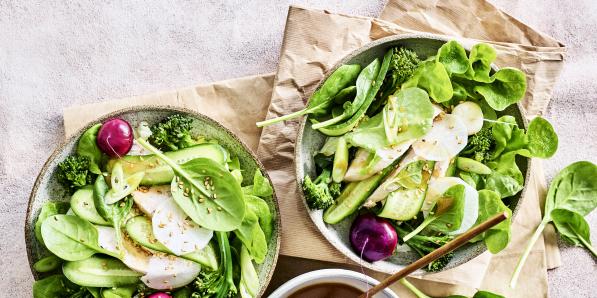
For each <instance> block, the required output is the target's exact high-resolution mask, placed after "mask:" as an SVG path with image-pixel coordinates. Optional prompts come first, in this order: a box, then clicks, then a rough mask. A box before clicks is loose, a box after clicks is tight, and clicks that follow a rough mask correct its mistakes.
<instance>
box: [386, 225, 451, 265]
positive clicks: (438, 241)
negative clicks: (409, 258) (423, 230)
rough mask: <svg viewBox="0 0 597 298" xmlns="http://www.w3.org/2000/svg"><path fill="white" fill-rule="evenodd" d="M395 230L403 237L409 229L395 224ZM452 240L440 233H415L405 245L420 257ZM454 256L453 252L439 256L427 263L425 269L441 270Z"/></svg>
mask: <svg viewBox="0 0 597 298" xmlns="http://www.w3.org/2000/svg"><path fill="white" fill-rule="evenodd" d="M396 231H397V232H398V234H399V235H400V236H401V237H403V236H405V235H407V234H409V233H410V231H409V230H406V229H404V228H403V227H401V226H396ZM450 240H452V237H451V236H447V235H440V236H425V235H420V234H417V235H415V236H413V237H412V238H410V239H409V240H408V241H406V242H405V243H406V245H408V246H409V247H410V248H412V249H413V250H414V251H416V252H417V253H418V254H419V255H420V256H421V257H423V256H425V255H428V254H429V253H431V252H432V251H434V250H436V249H438V248H440V247H442V246H444V244H446V243H448V242H449V241H450ZM453 257H454V253H448V254H446V255H444V256H442V257H441V258H439V259H437V260H435V261H433V262H431V263H429V265H427V267H425V270H427V271H429V272H438V271H441V270H442V269H443V268H444V267H446V265H448V263H449V262H450V260H452V258H453Z"/></svg>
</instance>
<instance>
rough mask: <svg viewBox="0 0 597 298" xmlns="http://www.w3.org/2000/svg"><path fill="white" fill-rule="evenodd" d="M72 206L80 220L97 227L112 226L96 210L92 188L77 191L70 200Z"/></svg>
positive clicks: (87, 187)
mask: <svg viewBox="0 0 597 298" xmlns="http://www.w3.org/2000/svg"><path fill="white" fill-rule="evenodd" d="M70 206H71V209H72V210H73V212H74V213H75V214H76V215H77V216H78V217H80V218H83V219H85V220H87V221H89V222H91V223H93V224H96V225H102V226H109V225H110V222H108V221H106V220H105V219H104V218H103V217H102V216H101V215H100V214H99V212H98V211H97V209H96V208H95V203H94V201H93V189H92V187H91V186H85V187H83V188H81V189H79V190H77V191H76V192H75V193H74V194H73V196H72V197H71V199H70Z"/></svg>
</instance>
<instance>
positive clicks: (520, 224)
mask: <svg viewBox="0 0 597 298" xmlns="http://www.w3.org/2000/svg"><path fill="white" fill-rule="evenodd" d="M397 2H398V1H390V3H389V4H388V7H387V8H386V10H384V13H383V17H384V18H386V19H388V20H394V21H395V23H390V22H387V21H383V20H378V19H372V18H365V17H356V16H345V15H337V14H331V13H329V12H325V11H317V10H307V9H303V8H298V7H291V8H290V10H289V13H288V19H287V24H286V30H285V36H284V40H283V43H282V51H281V54H280V63H279V66H278V72H277V75H276V81H275V82H274V90H273V95H272V102H271V105H270V108H269V113H268V118H273V117H276V116H280V115H283V114H287V113H289V112H291V111H295V110H299V109H301V108H302V107H303V106H304V104H305V102H306V100H307V98H308V96H309V95H310V94H311V92H312V91H313V88H314V86H315V85H316V84H317V83H318V82H319V81H320V80H321V79H322V78H323V76H324V74H325V73H326V71H327V70H329V69H330V67H331V66H333V65H334V64H335V63H336V62H337V61H338V60H340V59H341V58H342V57H344V56H345V55H346V54H348V53H350V52H351V51H353V50H355V49H357V48H359V47H361V46H363V45H364V44H366V43H368V42H370V41H372V40H375V39H379V38H381V37H385V36H389V35H394V34H403V33H413V32H417V30H427V29H428V28H434V29H433V33H439V34H445V35H453V36H454V38H456V39H458V40H459V41H460V42H462V43H465V44H474V43H476V42H478V40H476V39H475V38H477V39H479V40H483V41H485V42H489V43H492V44H493V45H494V47H495V48H496V50H497V51H498V57H499V60H498V61H496V63H497V65H500V66H514V67H518V68H520V69H522V70H523V71H525V72H526V74H527V77H528V91H527V95H526V97H525V99H524V101H523V107H524V109H525V111H526V114H527V116H528V117H529V118H530V117H532V116H534V115H539V114H541V113H542V111H543V110H544V109H545V107H546V106H547V103H548V102H549V99H550V94H551V90H552V88H553V85H554V83H555V81H556V79H557V76H558V74H559V72H560V70H561V67H562V61H563V55H564V52H565V48H564V47H563V46H561V45H560V44H559V43H558V42H557V41H555V40H553V39H551V38H549V37H547V36H544V35H543V34H540V33H537V32H535V31H534V30H532V29H531V28H529V27H527V26H526V25H524V24H522V23H520V22H518V21H516V20H515V19H513V18H512V17H510V16H508V15H507V14H505V13H503V12H501V11H499V10H497V9H496V8H495V7H493V6H491V5H490V4H488V3H485V2H483V1H478V2H475V3H474V4H473V5H471V2H472V1H465V0H459V1H450V2H449V4H450V5H448V4H447V2H448V1H434V2H432V4H426V3H427V2H424V1H409V2H408V4H405V3H403V2H404V1H403V2H401V4H398V3H397ZM400 5H408V7H406V8H404V7H401V6H400ZM404 9H408V10H404ZM427 11H429V14H427ZM456 12H466V13H456ZM461 15H462V16H463V18H460V16H461ZM463 21H464V22H463ZM305 24H308V26H305ZM330 32H333V35H330ZM331 36H334V38H332V37H331ZM465 36H466V37H468V38H465ZM490 38H494V40H486V39H490ZM297 128H298V121H287V122H285V123H284V124H283V125H273V126H270V127H266V128H265V129H264V130H263V133H262V136H261V142H260V144H259V149H258V156H259V157H260V159H261V160H262V162H263V163H264V165H265V166H266V168H267V169H268V171H269V172H270V175H271V176H272V179H274V184H275V186H276V189H277V191H278V192H279V193H284V194H286V196H285V197H284V198H281V199H280V204H281V211H282V218H283V222H284V224H283V233H282V234H283V235H291V236H286V237H284V236H283V237H284V238H283V241H282V253H283V254H285V255H290V256H295V257H302V258H312V259H319V260H324V261H332V262H347V260H346V258H345V257H344V256H342V255H341V254H340V253H339V252H337V251H336V250H335V249H334V248H333V247H332V246H331V245H330V244H329V243H327V241H326V240H325V239H323V238H322V237H321V235H320V234H319V232H318V231H317V230H316V228H315V227H314V225H313V224H312V223H311V221H310V220H309V218H308V216H307V212H306V210H305V208H304V207H303V204H302V202H300V201H299V200H298V199H297V198H298V197H297V193H296V192H297V186H296V181H295V179H294V177H293V173H294V164H293V156H294V155H293V153H294V148H293V145H294V141H295V138H296V131H297ZM535 165H536V167H534V168H533V169H532V171H533V177H532V179H531V181H529V182H528V187H529V188H530V189H544V188H545V186H544V184H542V185H539V184H538V180H537V179H536V177H542V176H543V173H542V170H541V168H540V165H539V162H535ZM541 182H543V183H544V181H543V180H541ZM537 194H538V191H535V192H533V191H530V192H529V195H527V197H526V198H525V200H524V201H525V203H524V204H523V206H522V208H521V210H520V213H519V215H518V217H517V219H516V220H515V225H514V227H513V230H514V232H513V241H512V243H511V244H510V246H509V248H508V249H507V250H505V251H504V252H502V253H501V254H499V255H498V256H496V257H494V258H491V255H489V254H488V253H485V254H483V255H481V256H480V257H478V258H476V259H475V260H473V261H471V262H468V263H467V264H465V265H463V266H460V267H458V268H454V269H452V270H448V271H445V272H441V273H437V274H429V275H426V276H425V279H426V280H427V282H425V283H424V284H423V289H425V290H428V291H429V293H430V294H432V295H447V294H450V293H453V292H452V291H451V290H454V289H453V288H452V289H449V290H446V289H447V287H446V286H445V284H460V285H466V286H465V287H460V288H469V289H470V290H469V292H471V291H472V289H473V288H480V287H484V288H491V289H494V290H496V291H497V292H502V293H506V292H508V290H507V289H506V288H507V284H508V283H507V278H508V277H509V274H511V272H512V270H513V268H514V265H515V262H516V260H517V257H518V255H519V253H520V252H521V251H522V247H523V245H524V239H525V238H528V237H529V236H530V234H531V233H532V232H533V228H534V227H535V226H536V225H537V224H538V223H539V221H540V218H541V212H540V209H539V201H540V198H539V197H538V196H537ZM299 226H300V227H303V228H302V229H297V228H296V227H299ZM306 239H309V241H306ZM545 252H546V249H545V246H544V243H543V241H539V243H538V244H537V246H536V247H534V249H533V254H532V257H531V258H530V260H529V261H528V263H527V266H526V267H525V268H526V269H527V270H528V268H532V270H531V271H530V272H529V274H525V275H524V276H523V278H525V281H521V282H520V283H519V284H523V283H524V284H526V281H530V282H532V283H531V285H533V286H534V287H536V289H537V288H538V289H539V290H535V291H534V293H535V294H536V297H543V296H545V295H546V293H547V278H546V269H547V263H546V257H545ZM549 252H555V254H554V255H556V257H553V258H552V257H550V259H558V258H559V254H558V253H557V246H556V247H555V249H550V250H549ZM496 264H499V266H497V265H496ZM538 269H539V270H538ZM486 271H489V272H490V273H491V274H487V275H486ZM485 276H487V277H488V278H487V280H484V277H485ZM490 276H491V278H490ZM429 280H431V281H433V282H429ZM440 284H443V286H438V285H440ZM460 290H461V291H462V289H460ZM400 292H402V291H400ZM518 293H521V292H518ZM404 295H406V296H408V293H404ZM532 296H533V297H535V295H532ZM527 297H529V296H527Z"/></svg>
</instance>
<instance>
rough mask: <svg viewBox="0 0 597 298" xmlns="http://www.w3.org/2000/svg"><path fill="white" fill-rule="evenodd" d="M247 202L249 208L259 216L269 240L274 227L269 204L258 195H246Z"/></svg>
mask: <svg viewBox="0 0 597 298" xmlns="http://www.w3.org/2000/svg"><path fill="white" fill-rule="evenodd" d="M245 202H246V203H247V209H251V210H252V211H253V212H255V215H257V217H258V218H259V225H260V226H261V229H262V230H263V233H264V234H265V239H266V240H268V241H269V239H270V238H271V236H272V230H273V229H274V226H273V218H272V214H271V212H270V209H269V206H268V205H267V203H266V202H265V201H264V200H263V199H261V198H259V197H256V196H250V195H249V196H245Z"/></svg>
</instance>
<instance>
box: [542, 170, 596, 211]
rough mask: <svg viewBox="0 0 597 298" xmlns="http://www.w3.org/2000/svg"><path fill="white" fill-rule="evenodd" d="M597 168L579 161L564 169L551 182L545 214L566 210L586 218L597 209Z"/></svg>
mask: <svg viewBox="0 0 597 298" xmlns="http://www.w3.org/2000/svg"><path fill="white" fill-rule="evenodd" d="M595 177H597V166H595V165H594V164H593V163H591V162H589V161H578V162H575V163H573V164H571V165H569V166H567V167H566V168H564V169H563V170H562V171H561V172H560V173H559V174H558V175H557V176H556V177H555V178H554V179H553V181H552V182H551V186H550V187H549V191H548V192H547V199H546V201H545V214H546V215H547V216H549V214H551V211H552V210H554V209H566V210H568V211H572V212H576V213H578V214H580V215H581V216H586V215H587V214H589V213H590V212H591V211H593V210H594V209H595V208H596V207H597V179H595Z"/></svg>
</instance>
